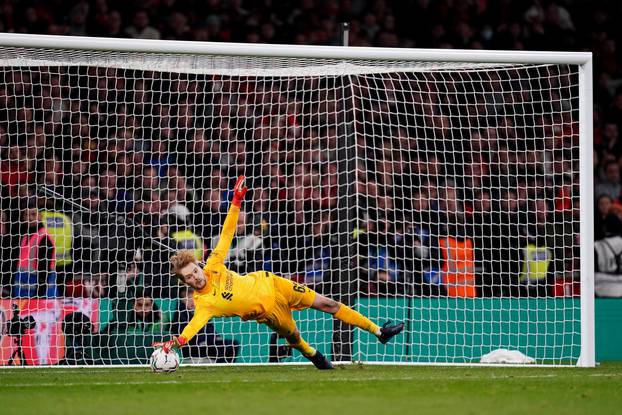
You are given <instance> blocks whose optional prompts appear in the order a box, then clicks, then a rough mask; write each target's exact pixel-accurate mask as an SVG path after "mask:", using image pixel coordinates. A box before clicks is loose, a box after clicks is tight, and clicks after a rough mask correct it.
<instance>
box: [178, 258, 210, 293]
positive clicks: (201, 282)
mask: <svg viewBox="0 0 622 415" xmlns="http://www.w3.org/2000/svg"><path fill="white" fill-rule="evenodd" d="M179 275H180V276H181V280H182V281H183V282H184V283H186V284H187V285H189V286H191V287H192V288H194V289H195V290H200V289H202V288H204V287H205V284H206V283H207V280H206V279H205V274H203V270H202V269H201V267H200V266H198V265H197V264H195V263H190V264H187V265H185V266H184V267H183V268H181V269H180V270H179Z"/></svg>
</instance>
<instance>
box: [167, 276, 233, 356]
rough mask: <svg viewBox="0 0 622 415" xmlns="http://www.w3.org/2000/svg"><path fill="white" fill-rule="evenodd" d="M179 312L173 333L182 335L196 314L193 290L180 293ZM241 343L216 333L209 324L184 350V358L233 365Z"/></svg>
mask: <svg viewBox="0 0 622 415" xmlns="http://www.w3.org/2000/svg"><path fill="white" fill-rule="evenodd" d="M179 298H180V300H179V302H178V303H177V310H176V311H175V314H174V315H173V320H172V326H171V332H172V333H181V331H182V330H183V328H184V327H185V326H186V325H187V324H188V322H189V321H190V320H191V319H192V316H193V314H194V308H195V305H194V298H193V292H192V288H189V287H185V286H184V287H183V288H182V289H181V290H180V293H179ZM239 349H240V343H239V342H238V341H237V340H233V339H227V338H224V337H222V336H221V335H219V334H217V333H216V330H215V328H214V323H213V322H209V323H207V324H206V325H205V326H203V328H202V329H201V330H200V331H199V332H198V333H197V335H196V336H195V337H193V338H192V340H191V341H190V343H188V344H187V345H186V347H184V348H183V349H182V353H183V356H184V357H185V358H189V359H192V360H194V359H198V360H199V361H201V360H207V361H209V362H210V363H233V362H235V359H236V357H237V355H238V353H239Z"/></svg>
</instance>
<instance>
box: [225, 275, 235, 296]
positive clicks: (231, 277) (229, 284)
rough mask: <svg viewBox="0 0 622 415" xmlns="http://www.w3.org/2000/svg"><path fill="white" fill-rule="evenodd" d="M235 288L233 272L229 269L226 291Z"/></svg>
mask: <svg viewBox="0 0 622 415" xmlns="http://www.w3.org/2000/svg"><path fill="white" fill-rule="evenodd" d="M231 290H233V274H232V273H231V271H227V278H226V279H225V291H231Z"/></svg>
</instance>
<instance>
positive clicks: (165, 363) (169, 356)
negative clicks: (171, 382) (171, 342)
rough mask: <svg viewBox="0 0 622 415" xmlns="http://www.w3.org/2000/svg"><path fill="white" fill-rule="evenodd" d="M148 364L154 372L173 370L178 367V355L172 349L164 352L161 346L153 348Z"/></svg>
mask: <svg viewBox="0 0 622 415" xmlns="http://www.w3.org/2000/svg"><path fill="white" fill-rule="evenodd" d="M149 366H150V367H151V370H152V371H154V372H174V371H176V370H177V368H178V367H179V355H178V354H177V352H176V351H174V350H171V351H169V352H168V353H166V352H165V351H164V350H162V348H159V349H155V350H154V351H153V353H152V354H151V357H150V358H149Z"/></svg>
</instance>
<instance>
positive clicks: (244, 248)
mask: <svg viewBox="0 0 622 415" xmlns="http://www.w3.org/2000/svg"><path fill="white" fill-rule="evenodd" d="M247 220H248V215H247V214H246V212H244V211H241V212H240V214H239V216H238V223H237V227H236V231H235V237H234V238H233V241H232V242H231V249H229V251H228V252H227V259H226V261H228V264H229V268H230V269H231V270H233V271H235V272H237V273H239V274H246V273H248V272H251V271H254V270H261V269H264V255H265V252H264V250H265V246H264V240H263V234H262V231H261V223H250V224H249V223H248V222H247ZM258 220H259V218H258ZM218 238H219V236H218V235H216V236H214V237H212V239H211V249H212V250H213V249H214V248H215V247H216V244H217V243H218Z"/></svg>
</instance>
